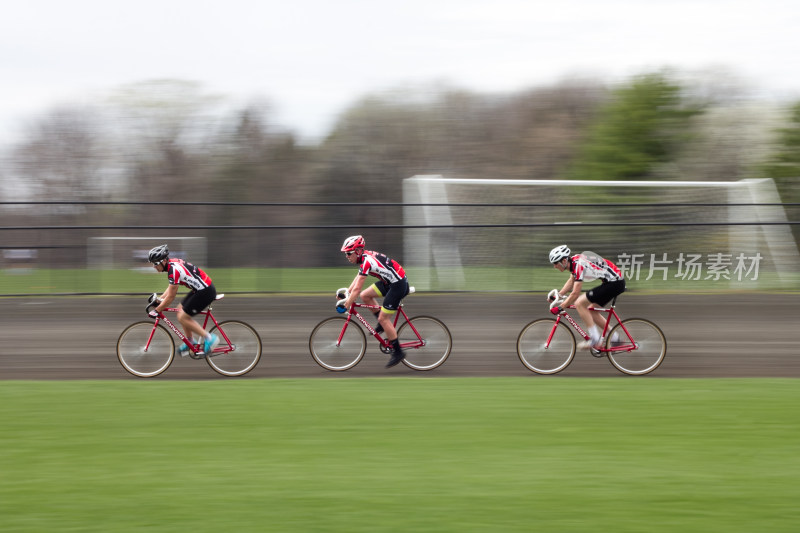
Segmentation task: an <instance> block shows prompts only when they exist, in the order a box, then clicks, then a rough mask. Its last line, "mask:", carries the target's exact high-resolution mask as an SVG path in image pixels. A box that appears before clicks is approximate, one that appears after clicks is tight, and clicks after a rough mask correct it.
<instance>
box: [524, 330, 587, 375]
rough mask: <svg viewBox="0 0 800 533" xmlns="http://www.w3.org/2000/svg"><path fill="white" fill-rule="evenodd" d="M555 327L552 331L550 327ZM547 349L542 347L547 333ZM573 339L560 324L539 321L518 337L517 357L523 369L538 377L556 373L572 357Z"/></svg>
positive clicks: (545, 341)
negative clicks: (551, 334) (548, 340)
mask: <svg viewBox="0 0 800 533" xmlns="http://www.w3.org/2000/svg"><path fill="white" fill-rule="evenodd" d="M554 327H555V331H554V330H553V328H554ZM551 332H553V336H552V338H551V339H550V344H549V346H545V344H546V343H547V339H548V338H549V337H550V333H551ZM575 350H576V344H575V337H574V336H573V335H572V332H571V331H570V330H569V328H568V327H567V326H566V325H564V324H563V323H561V322H559V323H558V324H556V321H555V320H554V319H552V318H540V319H538V320H534V321H533V322H531V323H530V324H528V325H526V326H525V327H524V328H522V331H520V332H519V336H518V337H517V355H518V356H519V360H520V361H521V362H522V364H523V365H525V368H527V369H528V370H530V371H531V372H536V373H537V374H545V375H550V374H557V373H558V372H561V371H562V370H564V369H565V368H567V366H569V364H570V363H571V362H572V360H573V359H574V358H575Z"/></svg>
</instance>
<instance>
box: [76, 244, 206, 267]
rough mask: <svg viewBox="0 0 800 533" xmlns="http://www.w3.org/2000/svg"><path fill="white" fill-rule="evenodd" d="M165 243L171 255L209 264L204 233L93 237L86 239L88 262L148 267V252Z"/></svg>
mask: <svg viewBox="0 0 800 533" xmlns="http://www.w3.org/2000/svg"><path fill="white" fill-rule="evenodd" d="M159 244H166V245H167V246H168V247H169V255H170V257H172V258H180V259H188V260H189V261H191V262H192V263H194V264H197V265H206V251H207V245H206V238H205V237H90V238H89V240H88V243H87V254H86V255H87V257H86V261H87V265H88V266H89V268H94V269H103V270H110V269H114V270H116V269H132V270H141V269H145V270H147V269H149V267H148V265H147V256H148V252H149V251H150V249H151V248H153V247H154V246H158V245H159Z"/></svg>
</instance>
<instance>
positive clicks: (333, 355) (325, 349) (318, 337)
mask: <svg viewBox="0 0 800 533" xmlns="http://www.w3.org/2000/svg"><path fill="white" fill-rule="evenodd" d="M345 320H347V319H346V318H344V317H338V316H337V317H331V318H326V319H325V320H323V321H322V322H320V323H319V324H317V325H316V326H314V329H313V330H311V335H309V337H308V349H309V351H310V352H311V357H313V358H314V361H316V362H317V364H318V365H319V366H321V367H322V368H325V369H326V370H331V371H333V372H342V371H344V370H349V369H351V368H353V367H354V366H356V365H357V364H358V363H359V361H361V359H362V358H363V357H364V353H365V352H366V351H367V337H366V336H365V335H364V332H363V331H362V329H361V328H360V327H359V326H358V324H356V323H355V322H354V321H352V320H351V321H350V323H349V324H347V329H346V330H345V331H344V335H343V336H342V341H341V343H339V344H338V345H337V343H336V342H337V341H338V339H339V335H340V334H341V333H342V328H343V327H344V325H345V324H344V322H345Z"/></svg>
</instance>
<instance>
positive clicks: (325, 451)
mask: <svg viewBox="0 0 800 533" xmlns="http://www.w3.org/2000/svg"><path fill="white" fill-rule="evenodd" d="M799 404H800V387H798V382H797V381H796V380H788V379H787V380H782V379H715V380H704V379H658V378H640V379H628V378H609V379H580V378H538V377H531V378H463V379H460V378H455V379H440V378H435V377H434V378H408V379H403V378H401V379H396V378H394V379H392V378H385V379H380V378H375V379H366V378H364V379H348V378H343V379H339V378H331V379H305V380H283V379H280V380H268V379H267V380H264V379H241V380H209V381H190V382H180V381H168V380H160V379H155V380H122V381H68V382H32V381H2V382H0V530H2V531H4V532H11V531H32V532H33V531H35V532H42V531H81V532H86V531H102V532H109V531H144V530H146V531H159V532H160V531H175V532H184V531H193V532H206V531H208V532H220V531H237V532H238V531H281V532H283V531H324V532H330V531H333V532H336V531H342V532H362V531H363V532H377V531H415V532H416V531H437V532H438V531H444V532H447V531H453V532H465V531H468V532H469V531H481V532H483V531H491V532H494V531H525V532H528V531H542V532H544V531H546V532H570V531H614V532H626V531H630V532H643V531H647V532H660V531H669V532H673V531H678V532H681V533H684V532H690V531H697V532H703V533H709V532H725V533H730V532H736V531H742V532H745V531H746V532H753V531H769V532H771V533H773V532H781V531H787V532H788V531H796V530H797V527H798V523H800V506H798V504H797V502H798V501H799V500H800V483H798V481H797V480H798V479H800V454H798V450H800V426H798V424H797V405H799Z"/></svg>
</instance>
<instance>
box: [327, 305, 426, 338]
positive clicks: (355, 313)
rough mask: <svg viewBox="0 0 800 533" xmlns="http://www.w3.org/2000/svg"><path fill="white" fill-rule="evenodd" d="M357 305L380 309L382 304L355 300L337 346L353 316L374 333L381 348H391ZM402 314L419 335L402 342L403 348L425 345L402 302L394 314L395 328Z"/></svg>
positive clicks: (415, 333)
mask: <svg viewBox="0 0 800 533" xmlns="http://www.w3.org/2000/svg"><path fill="white" fill-rule="evenodd" d="M357 307H363V308H364V309H380V308H381V306H379V305H367V304H360V303H357V302H353V305H351V306H350V310H349V311H348V313H347V318H346V319H345V323H344V327H343V328H342V331H341V333H339V338H338V339H337V340H336V346H339V344H341V342H342V338H343V337H344V332H345V331H346V330H347V326H349V325H350V321H351V320H353V317H356V318H357V319H358V320H359V321H360V322H361V323H362V324H364V327H365V328H367V331H369V332H370V333H371V334H372V336H373V337H375V338H376V339H377V340H378V342H379V343H380V345H381V348H386V349H389V348H391V347H392V345H391V343H390V342H389V341H388V340H386V339H384V338H383V337H382V336H381V334H380V333H378V332H377V331H375V328H373V327H372V326H371V325H370V323H369V322H367V320H366V319H365V318H364V317H363V316H361V313H359V312H358V311H356V308H357ZM400 315H402V316H403V319H404V320H405V321H406V324H408V326H409V327H410V328H411V330H412V331H413V332H414V335H416V336H417V340H415V341H408V342H402V343H400V347H401V348H419V347H420V346H424V345H425V341H423V340H422V337H421V336H420V334H419V332H418V331H417V328H415V327H414V324H413V323H411V322H410V321H409V320H408V316H407V315H406V312H405V311H403V305H402V304H400V307H398V308H397V313H395V315H394V323H393V324H392V325H393V326H394V328H395V330H396V329H397V322H399V320H400Z"/></svg>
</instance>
